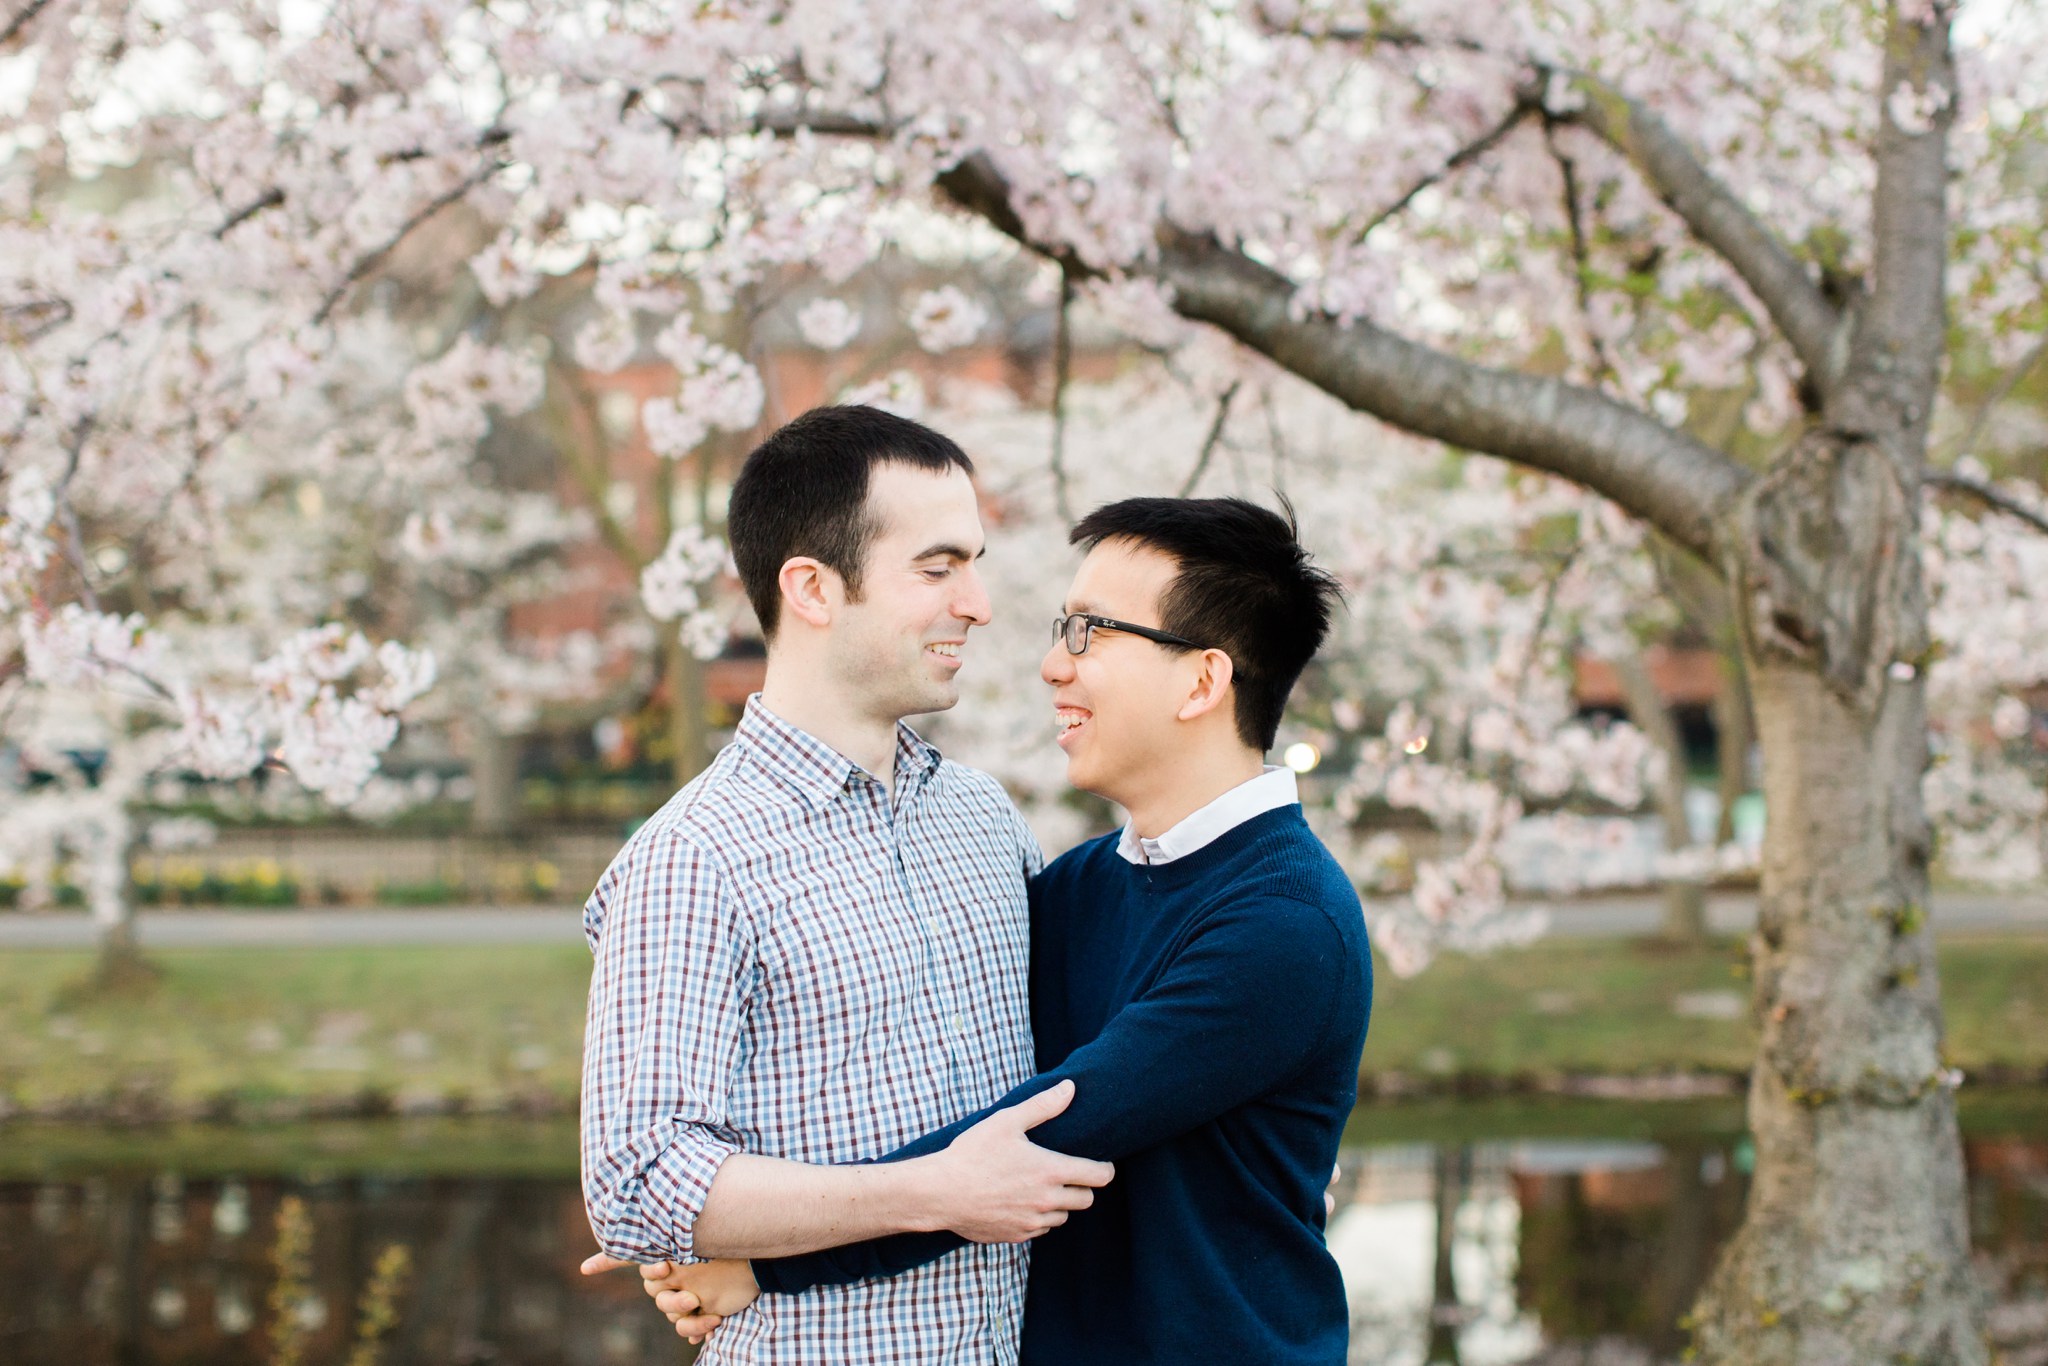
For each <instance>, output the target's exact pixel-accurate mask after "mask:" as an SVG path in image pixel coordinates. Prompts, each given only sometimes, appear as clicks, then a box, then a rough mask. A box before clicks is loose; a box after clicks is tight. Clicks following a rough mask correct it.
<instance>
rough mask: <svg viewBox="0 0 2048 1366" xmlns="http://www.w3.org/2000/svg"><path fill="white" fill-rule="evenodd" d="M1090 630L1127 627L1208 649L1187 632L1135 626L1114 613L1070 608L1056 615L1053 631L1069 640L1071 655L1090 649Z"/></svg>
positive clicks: (1170, 641)
mask: <svg viewBox="0 0 2048 1366" xmlns="http://www.w3.org/2000/svg"><path fill="white" fill-rule="evenodd" d="M1090 631H1124V632H1127V633H1129V634H1130V635H1134V636H1143V637H1144V638H1145V639H1147V640H1156V641H1158V642H1159V643H1160V644H1161V645H1178V646H1180V647H1181V648H1182V649H1186V650H1206V649H1208V648H1209V647H1208V646H1206V645H1197V644H1195V642H1194V641H1192V640H1189V639H1188V638H1187V637H1186V636H1177V635H1174V634H1173V633H1172V632H1171V631H1155V630H1153V629H1152V628H1151V627H1150V626H1133V625H1131V623H1129V622H1128V621H1117V620H1115V619H1114V618H1111V617H1098V616H1096V615H1095V614H1094V613H1093V612H1069V613H1067V614H1066V615H1065V616H1063V617H1054V618H1053V622H1052V634H1053V638H1054V639H1055V640H1062V641H1065V642H1066V646H1067V653H1068V654H1070V655H1079V654H1086V653H1087V652H1088V633H1089V632H1090Z"/></svg>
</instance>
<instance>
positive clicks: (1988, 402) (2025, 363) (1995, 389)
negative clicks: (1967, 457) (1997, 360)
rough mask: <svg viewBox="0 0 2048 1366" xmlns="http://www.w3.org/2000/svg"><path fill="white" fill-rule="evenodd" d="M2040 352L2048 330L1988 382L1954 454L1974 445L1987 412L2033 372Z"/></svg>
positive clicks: (2047, 343)
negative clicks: (2025, 351) (1995, 378)
mask: <svg viewBox="0 0 2048 1366" xmlns="http://www.w3.org/2000/svg"><path fill="white" fill-rule="evenodd" d="M2043 356H2048V333H2044V334H2043V335H2042V336H2041V338H2040V339H2039V340H2037V341H2036V342H2035V343H2034V344H2033V345H2032V346H2030V347H2028V348H2027V354H2026V355H2024V356H2021V357H2020V358H2019V360H2018V361H2017V362H2016V363H2015V364H2014V365H2013V367H2012V368H2011V369H2010V370H2007V371H2006V372H2005V373H2004V374H2003V375H2001V376H2000V377H1999V380H1998V383H1996V384H1994V385H1993V386H1991V392H1990V393H1988V394H1986V395H1985V396H1984V401H1983V402H1982V403H1979V404H1978V405H1977V406H1976V408H1975V410H1974V411H1973V412H1972V413H1971V415H1970V425H1969V426H1968V427H1966V428H1965V429H1964V430H1963V434H1962V436H1961V437H1959V438H1957V440H1956V444H1955V451H1956V453H1957V454H1958V455H1963V454H1967V453H1969V452H1970V451H1973V450H1975V449H1976V448H1977V438H1978V437H1980V436H1982V435H1983V434H1984V427H1985V424H1986V423H1988V422H1990V421H1991V414H1992V413H1993V412H1994V411H1996V410H1997V408H1998V405H1999V404H2001V403H2003V402H2005V401H2006V399H2008V398H2010V397H2012V391H2013V390H2015V389H2017V388H2019V387H2020V381H2021V380H2023V379H2025V378H2026V377H2027V376H2028V375H2030V374H2032V373H2033V370H2034V367H2035V366H2037V365H2039V364H2040V363H2041V358H2042V357H2043Z"/></svg>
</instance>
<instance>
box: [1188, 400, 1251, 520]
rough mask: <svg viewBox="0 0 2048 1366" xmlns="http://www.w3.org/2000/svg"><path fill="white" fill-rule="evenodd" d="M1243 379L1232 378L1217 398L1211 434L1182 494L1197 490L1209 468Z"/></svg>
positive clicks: (1190, 472)
mask: <svg viewBox="0 0 2048 1366" xmlns="http://www.w3.org/2000/svg"><path fill="white" fill-rule="evenodd" d="M1243 383H1244V381H1242V380H1232V381H1231V384H1230V387H1229V388H1228V389H1225V390H1224V391H1223V396H1222V397H1221V398H1219V399H1217V400H1216V418H1215V420H1214V421H1212V422H1211V423H1210V424H1209V434H1208V436H1206V437H1204V438H1203V440H1202V451H1201V454H1200V455H1198V456H1196V457H1195V467H1194V468H1193V469H1191V470H1189V471H1188V477H1187V478H1186V479H1184V480H1182V481H1181V486H1180V496H1181V497H1182V498H1185V497H1187V496H1188V495H1189V494H1191V493H1193V492H1194V491H1195V485H1196V484H1199V483H1200V482H1201V481H1202V475H1203V473H1204V472H1205V471H1207V470H1208V468H1209V459H1210V457H1211V456H1213V455H1215V454H1216V447H1217V445H1218V444H1219V443H1220V442H1221V441H1222V440H1223V426H1224V424H1225V423H1227V422H1228V421H1229V420H1230V405H1231V403H1232V402H1233V401H1234V400H1235V399H1236V398H1237V391H1238V389H1239V388H1240V387H1241V386H1242V385H1243Z"/></svg>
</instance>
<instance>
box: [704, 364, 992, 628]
mask: <svg viewBox="0 0 2048 1366" xmlns="http://www.w3.org/2000/svg"><path fill="white" fill-rule="evenodd" d="M884 461H888V462H892V463H895V464H899V465H909V466H912V467H913V468H916V469H921V470H930V471H932V472H933V473H936V474H944V473H945V472H946V471H947V470H949V469H956V468H957V469H961V470H965V471H966V472H967V473H968V474H973V473H974V462H973V461H971V460H969V459H968V458H967V453H966V452H965V451H963V450H961V449H960V447H959V446H958V445H957V444H955V443H954V442H953V440H952V439H951V438H950V437H945V436H941V435H940V434H939V433H937V432H935V431H933V430H932V429H931V428H929V427H927V426H925V425H923V424H922V423H918V422H912V421H911V420H910V419H909V418H907V417H897V416H896V415H895V414H894V413H885V412H883V411H882V410H881V409H880V408H870V407H867V406H865V405H863V404H847V405H842V406H838V407H829V408H813V409H811V410H810V411H809V412H807V413H805V414H804V415H803V416H802V417H799V418H797V419H796V420H795V421H793V422H789V423H786V424H785V425H783V426H782V427H780V428H778V429H777V430H776V431H775V432H773V433H772V434H771V435H770V436H769V437H768V439H767V440H766V441H763V442H762V443H761V444H760V445H758V446H756V447H755V448H754V450H753V453H752V454H750V455H748V456H747V459H746V463H745V464H743V465H741V466H740V473H739V478H737V479H735V480H734V481H733V485H732V499H731V501H730V502H729V503H728V504H727V505H726V514H725V526H726V537H727V539H728V540H729V541H730V542H731V543H732V558H733V563H734V564H736V565H738V566H739V571H740V583H741V584H742V585H744V586H745V588H746V590H747V600H748V601H749V602H751V603H753V604H754V615H755V616H757V617H759V618H760V619H761V634H762V635H763V636H764V637H766V638H767V639H769V640H773V639H774V638H775V626H776V620H777V618H778V616H779V615H780V611H781V607H782V590H781V588H780V586H779V584H778V582H777V581H778V580H779V579H780V578H781V576H782V566H783V565H785V564H787V563H788V562H789V561H790V560H791V559H792V558H794V557H796V556H798V555H807V556H809V557H810V558H812V559H814V560H817V561H819V562H820V563H822V564H826V565H830V566H831V567H832V569H834V570H835V571H837V573H838V575H839V577H840V578H841V579H843V580H845V582H846V593H847V596H848V597H850V598H852V599H853V600H855V601H856V602H857V601H859V600H860V591H861V584H860V568H861V563H862V561H864V560H865V559H866V558H867V552H868V545H869V543H870V542H871V541H873V540H874V536H875V532H876V531H877V530H878V528H877V527H876V525H875V519H874V518H872V517H870V516H869V515H868V512H867V501H868V478H869V472H870V471H871V470H873V469H874V467H875V466H876V465H879V464H881V463H883V462H884Z"/></svg>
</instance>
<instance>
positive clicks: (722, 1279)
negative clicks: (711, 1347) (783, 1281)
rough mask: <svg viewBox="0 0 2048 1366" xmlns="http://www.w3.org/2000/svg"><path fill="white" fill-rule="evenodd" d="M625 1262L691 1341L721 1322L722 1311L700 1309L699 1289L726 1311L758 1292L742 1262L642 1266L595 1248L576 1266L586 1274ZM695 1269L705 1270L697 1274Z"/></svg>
mask: <svg viewBox="0 0 2048 1366" xmlns="http://www.w3.org/2000/svg"><path fill="white" fill-rule="evenodd" d="M628 1266H630V1267H632V1268H634V1269H635V1270H636V1271H638V1272H639V1273H640V1288H641V1289H642V1290H645V1291H646V1292H647V1294H648V1297H649V1298H650V1299H652V1300H653V1301H654V1306H655V1308H657V1309H659V1310H661V1312H662V1313H663V1314H664V1315H666V1316H667V1318H668V1321H669V1322H670V1323H672V1324H674V1325H675V1326H676V1332H677V1333H678V1334H680V1335H681V1336H683V1337H686V1338H688V1339H689V1340H690V1341H691V1342H693V1343H695V1342H702V1341H703V1340H704V1339H705V1338H707V1337H709V1336H710V1335H711V1330H712V1329H714V1328H716V1327H718V1325H719V1324H721V1323H724V1322H725V1315H724V1314H714V1313H710V1312H708V1311H706V1310H704V1308H703V1306H702V1305H701V1304H700V1302H699V1301H698V1299H697V1294H698V1292H699V1291H702V1292H703V1293H704V1294H706V1295H716V1296H717V1298H718V1303H720V1304H723V1305H728V1306H729V1307H728V1308H727V1309H726V1310H725V1313H726V1314H736V1313H738V1312H739V1311H740V1310H741V1309H744V1308H745V1307H746V1306H747V1305H749V1304H752V1303H753V1302H754V1300H755V1298H756V1297H758V1296H759V1295H760V1293H761V1290H760V1287H759V1286H757V1285H755V1284H754V1271H753V1268H752V1266H751V1265H749V1264H748V1263H746V1262H697V1263H693V1264H692V1265H689V1266H682V1267H678V1266H675V1265H674V1264H673V1263H670V1262H650V1263H648V1264H647V1265H645V1266H642V1265H640V1264H639V1263H637V1262H622V1261H620V1260H619V1259H618V1258H617V1257H613V1256H610V1255H608V1254H606V1253H603V1252H598V1253H593V1254H592V1255H590V1256H588V1257H585V1258H584V1259H583V1265H582V1266H581V1267H580V1268H579V1269H580V1270H581V1271H582V1272H583V1274H584V1275H586V1276H602V1275H603V1274H604V1273H605V1272H607V1271H617V1270H619V1269H620V1268H621V1267H628ZM714 1267H716V1268H721V1271H720V1272H719V1273H718V1274H717V1275H716V1276H712V1275H710V1274H708V1273H710V1272H711V1270H712V1268H714ZM735 1267H737V1268H738V1273H737V1276H736V1275H735V1273H734V1271H733V1270H732V1269H733V1268H735ZM697 1273H707V1274H704V1275H703V1276H702V1277H701V1278H699V1277H698V1276H697ZM740 1278H744V1280H743V1281H742V1280H741V1279H740ZM741 1284H744V1285H745V1298H744V1299H741V1298H738V1296H739V1294H740V1290H739V1287H740V1285H741ZM693 1286H694V1287H695V1288H694V1289H693V1288H692V1287H693Z"/></svg>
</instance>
